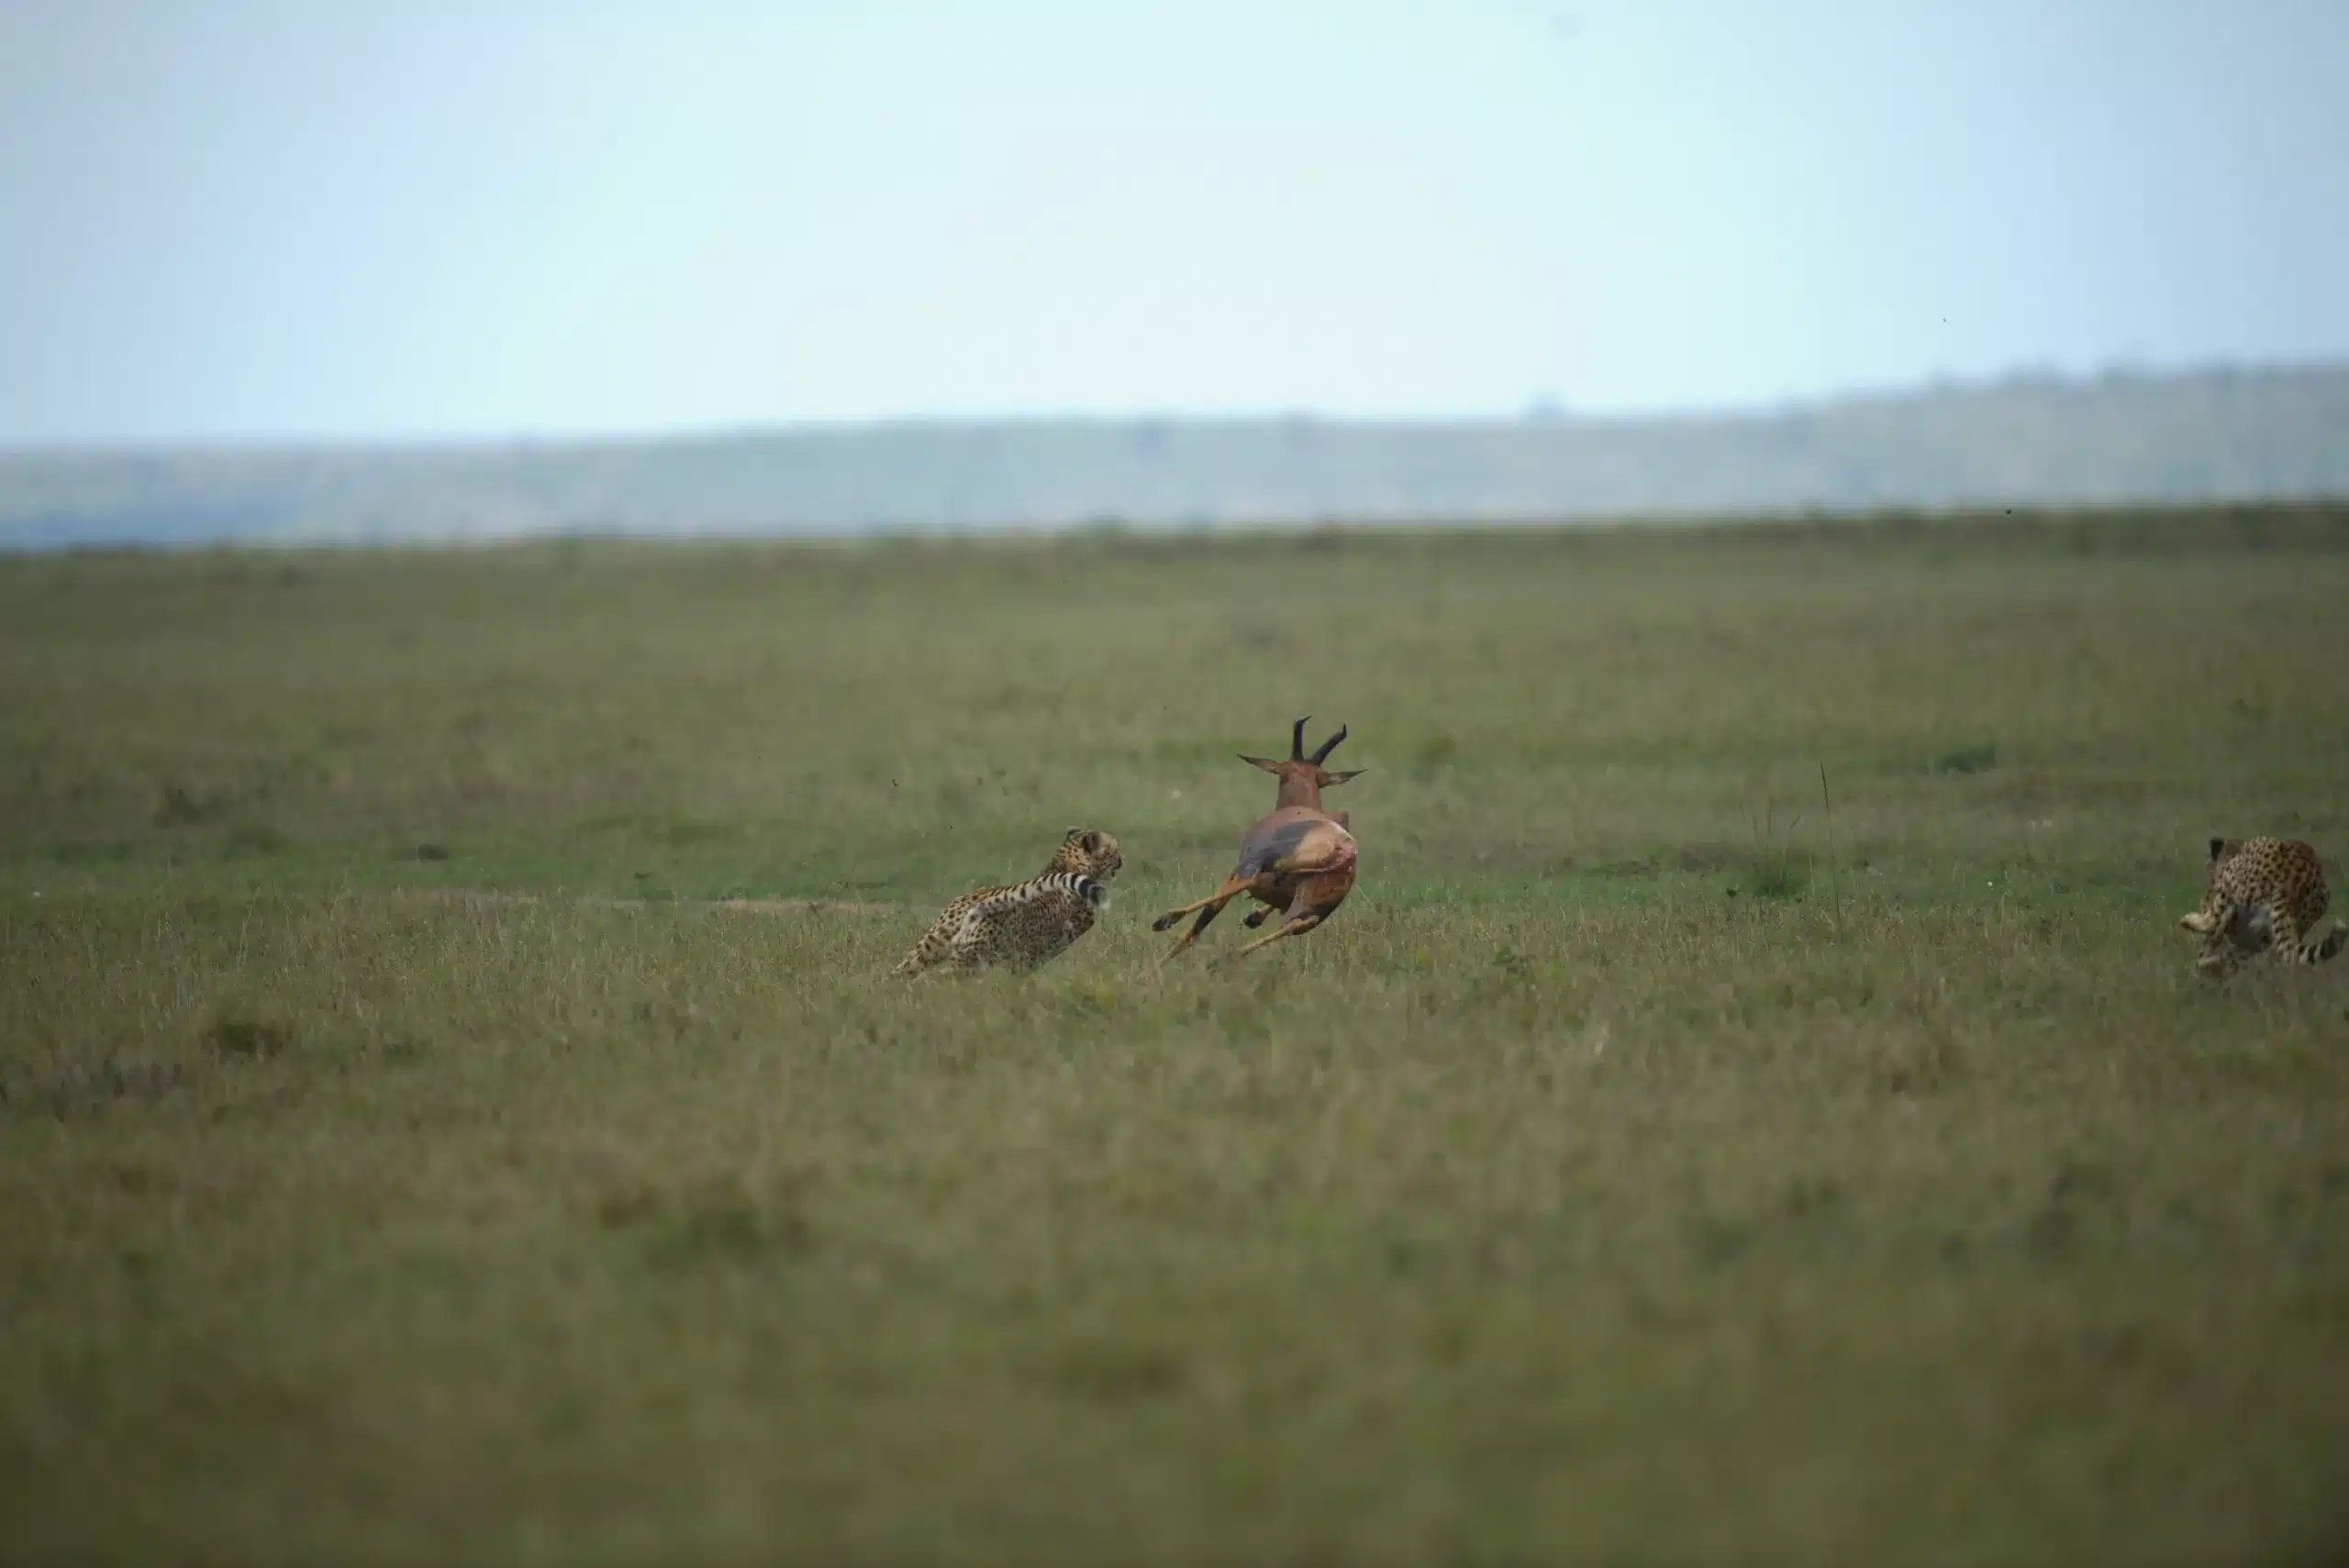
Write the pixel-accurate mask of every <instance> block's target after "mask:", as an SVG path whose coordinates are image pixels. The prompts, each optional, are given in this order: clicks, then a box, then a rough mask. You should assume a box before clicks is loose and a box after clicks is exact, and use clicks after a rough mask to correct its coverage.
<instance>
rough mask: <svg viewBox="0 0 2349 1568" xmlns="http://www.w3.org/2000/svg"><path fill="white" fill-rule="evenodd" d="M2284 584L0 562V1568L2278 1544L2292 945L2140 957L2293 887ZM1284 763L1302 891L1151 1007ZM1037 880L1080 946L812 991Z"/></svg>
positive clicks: (2304, 1436)
mask: <svg viewBox="0 0 2349 1568" xmlns="http://www.w3.org/2000/svg"><path fill="white" fill-rule="evenodd" d="M2344 605H2349V511H2343V510H2338V509H2326V508H2310V509H2306V510H2302V511H2298V512H2291V511H2274V512H2247V513H2237V514H2210V515H2200V514H2188V515H2181V516H2160V517H2110V518H2096V517H2089V518H2073V519H2054V520H2029V521H2021V520H2018V521H2009V520H2007V519H2004V518H1986V519H1976V520H1971V521H1966V522H1963V523H1951V524H1917V523H1909V522H1904V521H1901V520H1898V519H1887V520H1882V521H1879V522H1876V523H1871V524H1866V525H1855V526H1849V527H1845V526H1825V525H1820V526H1782V527H1774V528H1751V529H1743V530H1722V531H1713V530H1684V529H1663V530H1654V531H1649V532H1629V533H1610V532H1536V531H1527V532H1506V533H1493V534H1465V535H1455V536H1449V537H1431V536H1427V535H1418V534H1405V533H1378V532H1374V533H1366V534H1353V533H1344V532H1331V531H1325V532H1320V533H1314V534H1308V535H1302V536H1289V537H1263V538H1238V539H1159V540H1152V539H1130V538H1121V537H1119V536H1115V535H1107V536H1101V537H1090V538H1085V539H1076V540H1070V541H1064V542H1062V543H1059V544H1050V543H1042V542H1033V543H1017V542H1008V543H1001V544H996V545H976V544H973V545H948V544H935V545H923V544H914V543H893V544H887V545H876V546H872V547H866V548H796V549H795V548H782V547H766V546H748V545H742V546H715V545H713V546H706V547H692V548H655V547H649V546H629V545H621V544H607V545H591V546H562V547H542V548H531V549H515V550H491V551H481V552H451V553H430V552H408V553H351V554H285V555H258V554H250V555H249V554H232V553H231V554H206V555H188V556H155V555H62V556H51V557H43V558H35V559H19V560H15V561H9V562H0V1352H5V1353H0V1557H6V1558H9V1559H28V1558H34V1559H37V1558H42V1557H53V1558H69V1557H70V1558H72V1559H73V1560H76V1561H86V1560H91V1559H94V1558H95V1559H169V1560H188V1559H195V1560H204V1561H224V1560H225V1561H246V1562H262V1561H288V1562H292V1561H304V1562H317V1561H361V1560H369V1561H387V1562H388V1561H405V1562H447V1561H475V1560H499V1561H511V1560H543V1561H559V1562H583V1561H611V1562H643V1561H674V1562H685V1561H718V1560H725V1561H744V1560H775V1559H787V1560H801V1561H808V1562H879V1561H886V1562H907V1561H964V1562H1341V1561H1342V1562H1397V1563H1404V1562H1461V1561H1466V1562H1525V1561H1587V1562H1640V1561H1653V1562H1696V1561H1709V1562H1726V1561H1740V1562H1746V1561H1768V1562H1795V1561H1802V1562H1922V1561H1932V1562H2000V1563H2006V1562H2146V1561H2176V1562H2188V1561H2194V1562H2203V1561H2231V1562H2249V1561H2257V1562H2277V1561H2291V1560H2308V1559H2314V1558H2317V1557H2322V1556H2329V1555H2331V1554H2333V1553H2337V1552H2339V1551H2342V1550H2343V1548H2344V1546H2349V1420H2345V1419H2344V1418H2343V1415H2342V1412H2343V1410H2344V1409H2349V964H2335V965H2332V966H2327V967H2325V968H2322V969H2319V970H2316V971H2312V972H2285V971H2280V970H2271V969H2268V968H2266V967H2265V966H2263V967H2261V968H2258V969H2254V970H2253V971H2251V972H2249V973H2245V974H2243V975H2241V976H2239V977H2237V978H2236V979H2234V980H2232V981H2230V982H2228V983H2225V984H2215V983H2210V982H2207V981H2203V980H2200V979H2198V978H2197V977H2196V976H2195V974H2194V973H2192V964H2191V956H2192V951H2193V941H2192V939H2191V938H2189V937H2188V935H2187V934H2186V933H2184V932H2181V931H2178V930H2177V929H2176V928H2175V924H2174V922H2175V920H2176V917H2177V916H2178V915H2179V914H2180V913H2183V912H2184V911H2185V910H2187V909H2188V908H2190V907H2191V906H2193V903H2194V900H2195V898H2196V896H2197V895H2198V894H2199V884H2200V862H2201V855H2202V844H2203V841H2204V840H2205V839H2206V838H2207V837H2208V836H2209V835H2210V833H2212V832H2218V831H2223V832H2228V833H2252V832H2277V833H2286V834H2290V835H2292V836H2296V837H2302V838H2307V839H2309V840H2311V841H2312V842H2314V843H2316V844H2317V846H2318V847H2319V849H2320V850H2321V851H2324V852H2326V853H2327V854H2328V856H2329V857H2330V858H2332V860H2333V861H2334V862H2335V864H2336V865H2337V864H2339V863H2340V862H2341V860H2342V858H2343V855H2344V854H2349V722H2344V720H2343V713H2344V711H2349V710H2344V706H2343V690H2344V687H2343V673H2344V671H2349V617H2343V613H2342V609H2343V606H2344ZM1305 712H1310V713H1312V714H1314V715H1315V716H1316V721H1315V730H1316V734H1317V736H1318V734H1319V732H1320V729H1321V727H1323V726H1327V727H1328V728H1335V726H1336V725H1337V723H1339V722H1340V721H1343V722H1345V723H1347V724H1348V725H1350V726H1351V727H1352V729H1353V739H1352V740H1349V741H1348V743H1347V745H1346V748H1345V750H1344V751H1342V752H1341V754H1340V755H1339V757H1338V758H1337V759H1335V761H1336V762H1338V763H1340V764H1342V765H1344V766H1348V767H1366V768H1368V769H1370V770H1371V771H1370V772H1369V773H1367V774H1365V775H1364V777H1363V778H1361V779H1360V780H1358V781H1356V782H1354V783H1353V784H1349V785H1347V786H1346V787H1345V789H1344V790H1343V791H1341V792H1339V793H1336V794H1333V795H1332V796H1331V797H1330V802H1331V805H1332V806H1340V805H1342V806H1345V807H1346V808H1348V809H1350V810H1351V811H1352V812H1353V823H1354V827H1355V830H1356V832H1357V834H1358V835H1359V837H1360V838H1361V840H1362V843H1363V862H1362V863H1363V867H1364V871H1363V877H1362V881H1361V884H1360V885H1359V886H1358V888H1357V890H1356V892H1355V894H1354V895H1353V899H1352V901H1351V902H1350V903H1349V904H1348V905H1347V906H1346V908H1345V909H1344V911H1343V912H1342V913H1341V915H1339V916H1338V917H1337V918H1336V919H1335V920H1334V921H1332V922H1331V923H1330V925H1329V926H1328V927H1327V928H1325V929H1322V930H1320V931H1318V932H1316V933H1314V934H1312V935H1310V936H1308V937H1307V938H1305V939H1303V940H1299V941H1297V942H1294V943H1289V944H1284V945H1282V946H1280V947H1276V948H1275V949H1273V950H1271V951H1267V952H1264V953H1261V954H1258V955H1256V956H1255V957H1253V958H1252V959H1250V960H1249V961H1247V962H1246V964H1245V965H1243V966H1241V967H1240V968H1238V969H1233V970H1216V969H1212V968H1210V967H1209V966H1208V965H1207V964H1206V963H1203V962H1187V961H1186V962H1184V963H1183V964H1181V965H1180V966H1178V967H1177V968H1175V969H1173V970H1170V971H1169V972H1168V973H1166V975H1165V976H1164V977H1163V979H1161V980H1157V981H1152V980H1151V979H1149V978H1148V977H1147V974H1146V971H1147V969H1148V966H1149V964H1150V962H1152V959H1153V958H1154V957H1155V956H1156V954H1157V953H1158V951H1160V950H1161V949H1162V947H1163V945H1165V944H1166V943H1168V942H1170V941H1171V940H1172V939H1171V937H1154V936H1152V935H1151V934H1150V933H1149V931H1148V929H1147V926H1148V917H1149V916H1150V915H1151V914H1152V913H1154V912H1155V911H1157V910H1159V909H1162V908H1165V907H1169V906H1172V905H1174V904H1175V903H1178V902H1181V901H1183V900H1184V899H1186V898H1188V897H1190V896H1194V895H1197V893H1200V892H1204V891H1206V889H1207V888H1208V887H1209V886H1210V885H1212V882H1213V879H1214V878H1215V877H1216V876H1217V875H1219V873H1221V871H1222V870H1223V869H1224V866H1225V863H1226V862H1227V859H1228V857H1229V855H1230V850H1231V847H1232V845H1233V844H1234V842H1235V841H1236V840H1237V839H1238V836H1239V834H1240V833H1241V830H1242V829H1243V828H1245V827H1246V825H1247V823H1248V822H1249V820H1250V819H1252V817H1254V816H1255V815H1256V814H1258V813H1260V812H1262V811H1263V810H1264V809H1265V808H1266V807H1267V806H1269V805H1270V797H1271V786H1270V784H1269V781H1266V780H1265V779H1264V778H1263V776H1262V775H1261V774H1258V773H1253V772H1252V771H1251V770H1249V769H1247V768H1245V767H1243V766H1241V764H1240V763H1239V762H1237V761H1236V760H1235V758H1234V756H1233V753H1234V752H1237V751H1253V752H1259V753H1262V752H1267V751H1276V750H1278V749H1279V748H1281V747H1282V746H1283V745H1284V744H1285V742H1286V734H1287V725H1288V720H1289V719H1290V718H1291V717H1294V716H1295V715H1297V714H1298V713H1305ZM1822 766H1823V767H1824V769H1825V771H1826V773H1827V778H1828V781H1829V784H1830V787H1831V790H1832V799H1833V810H1832V814H1831V816H1830V814H1829V813H1828V812H1827V811H1826V810H1825V809H1824V808H1823V805H1822V801H1821V793H1820V769H1821V767H1822ZM1072 823H1085V824H1090V825H1096V826H1100V827H1105V828H1110V829H1112V830H1113V831H1115V832H1117V833H1118V834H1119V837H1120V838H1121V839H1122V840H1123V841H1124V845H1125V850H1126V855H1127V872H1126V874H1125V876H1124V877H1123V878H1122V879H1121V880H1120V881H1119V884H1118V889H1117V891H1118V895H1119V897H1118V902H1117V903H1116V905H1115V906H1113V907H1112V908H1111V909H1110V911H1109V912H1108V915H1107V917H1105V920H1104V922H1103V925H1102V926H1101V927H1100V929H1097V931H1096V932H1095V933H1094V934H1093V935H1092V936H1091V937H1088V938H1087V939H1086V940H1085V942H1084V943H1083V944H1081V945H1080V946H1079V947H1078V948H1077V949H1076V950H1075V951H1073V952H1072V953H1071V954H1070V955H1069V956H1068V957H1067V958H1065V959H1063V961H1061V962H1058V963H1057V964H1055V965H1053V966H1052V967H1051V968H1049V969H1047V970H1045V971H1044V972H1042V973H1041V974H1039V975H1037V976H1035V977H1034V978H1032V979H1029V980H1024V981H1023V980H1019V979H1016V978H1013V977H1009V976H988V977H985V978H983V979H981V980H979V981H976V982H973V983H968V984H957V983H953V982H941V983H932V984H919V985H912V986H908V985H907V984H903V983H901V982H897V981H894V980H892V979H891V978H890V977H889V975H888V973H887V971H888V968H889V966H890V964H891V963H892V962H894V961H895V960H896V957H897V956H898V954H899V953H900V952H902V951H903V950H904V948H905V947H906V946H907V945H908V944H909V943H910V942H911V941H912V940H913V939H914V938H915V937H916V936H917V935H918V933H919V931H920V929H922V927H923V926H924V925H925V924H926V921H927V917H928V915H929V914H930V911H931V910H933V909H934V908H935V906H937V905H938V904H940V903H942V902H943V901H944V900H945V899H946V898H948V897H949V896H951V895H953V894H955V893H958V892H960V891H962V890H963V888H964V887H966V886H969V885H971V884H974V883H977V882H980V881H987V880H999V879H1002V878H1005V877H1008V876H1011V875H1015V874H1021V873H1025V872H1027V871H1028V870H1030V869H1032V868H1033V867H1034V866H1035V865H1036V864H1038V863H1041V860H1042V858H1043V857H1044V855H1045V854H1046V852H1047V851H1049V850H1050V849H1051V847H1052V844H1053V843H1054V842H1055V841H1056V840H1057V839H1058V837H1059V835H1060V833H1061V832H1062V830H1063V828H1066V827H1067V826H1068V825H1070V824H1072ZM461 890H471V891H473V892H477V893H492V894H496V895H500V896H496V897H475V896H468V895H466V893H465V892H464V891H461ZM525 895H527V896H525ZM739 895H748V896H753V897H759V898H767V899H826V900H839V901H842V902H841V904H839V905H832V906H782V907H775V908H768V909H765V910H742V909H723V908H718V907H715V906H713V905H712V903H711V901H712V900H716V899H718V898H723V897H730V896H739ZM1241 936H1242V933H1241V932H1240V931H1239V929H1238V920H1237V917H1236V916H1234V917H1227V919H1226V921H1225V922H1224V923H1223V924H1221V925H1219V926H1218V927H1217V928H1216V929H1214V930H1213V931H1212V932H1211V933H1210V935H1209V937H1208V940H1207V941H1206V942H1205V943H1204V944H1203V948H1204V950H1206V951H1205V952H1204V953H1203V954H1202V955H1201V956H1206V957H1212V956H1214V955H1216V954H1218V953H1219V952H1222V951H1229V950H1230V948H1231V947H1233V946H1236V945H1237V944H1238V942H1239V940H1241Z"/></svg>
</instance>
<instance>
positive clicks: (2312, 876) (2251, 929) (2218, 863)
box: [2177, 839, 2349, 973]
mask: <svg viewBox="0 0 2349 1568" xmlns="http://www.w3.org/2000/svg"><path fill="white" fill-rule="evenodd" d="M2329 902H2330V899H2329V897H2328V895H2326V893H2325V890H2324V862H2321V861H2320V860H2318V859H2317V853H2316V851H2314V850H2312V849H2310V848H2309V847H2308V846H2307V845H2306V844H2303V843H2300V842H2299V840H2293V839H2213V840H2210V885H2209V886H2208V888H2207V889H2206V890H2205V891H2204V893H2203V895H2202V906H2201V907H2200V908H2199V909H2197V910H2196V911H2195V912H2194V913H2193V914H2191V915H2187V916H2183V917H2180V918H2179V920H2178V922H2177V923H2178V924H2179V925H2181V926H2183V927H2185V928H2186V929H2188V930H2189V931H2193V932H2195V933H2197V934H2198V935H2199V936H2200V937H2201V939H2202V950H2201V951H2200V953H2199V954H2198V955H2197V956H2196V958H2195V961H2194V962H2195V965H2196V967H2197V968H2199V969H2202V970H2204V971H2207V972H2211V973H2225V972H2226V971H2228V970H2231V969H2232V968H2233V967H2234V966H2235V965H2236V964H2237V963H2239V962H2243V961H2245V960H2247V959H2252V958H2256V957H2258V956H2259V955H2260V954H2261V953H2263V952H2265V951H2267V950H2268V949H2269V948H2270V947H2271V946H2272V947H2274V948H2277V950H2279V951H2282V952H2283V954H2284V955H2285V957H2286V959H2287V960H2288V961H2289V962H2294V963H2317V962H2321V961H2323V960H2325V959H2329V958H2331V957H2332V956H2333V955H2334V954H2335V953H2337V952H2339V951H2341V947H2342V943H2343V940H2344V939H2349V929H2344V928H2343V926H2342V924H2341V923H2340V922H2339V921H2337V920H2336V921H2334V922H2333V926H2332V931H2331V932H2329V933H2327V934H2325V935H2323V936H2319V935H2318V934H2317V926H2318V923H2319V922H2320V921H2321V920H2322V919H2323V918H2324V911H2325V906H2326V905H2327V904H2328V903H2329Z"/></svg>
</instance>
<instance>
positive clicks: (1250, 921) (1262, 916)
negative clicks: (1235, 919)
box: [1240, 906, 1273, 930]
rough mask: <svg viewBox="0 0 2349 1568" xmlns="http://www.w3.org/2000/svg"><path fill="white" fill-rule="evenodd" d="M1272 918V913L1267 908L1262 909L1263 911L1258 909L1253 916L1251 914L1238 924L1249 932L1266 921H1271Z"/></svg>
mask: <svg viewBox="0 0 2349 1568" xmlns="http://www.w3.org/2000/svg"><path fill="white" fill-rule="evenodd" d="M1272 917H1273V912H1272V910H1271V908H1270V907H1269V906H1268V907H1266V908H1263V909H1259V910H1257V911H1256V912H1255V913H1254V914H1252V915H1251V916H1249V917H1247V918H1246V919H1244V920H1242V921H1241V922H1240V923H1241V925H1243V926H1245V927H1247V928H1248V929H1250V930H1254V929H1256V928H1257V927H1259V926H1261V925H1263V924H1264V922H1265V921H1267V920H1269V919H1271V918H1272Z"/></svg>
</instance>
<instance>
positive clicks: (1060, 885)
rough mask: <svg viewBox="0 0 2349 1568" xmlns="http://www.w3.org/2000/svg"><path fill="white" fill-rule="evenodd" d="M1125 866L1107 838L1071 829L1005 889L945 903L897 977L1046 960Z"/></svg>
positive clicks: (1076, 931) (1083, 927) (1065, 943)
mask: <svg viewBox="0 0 2349 1568" xmlns="http://www.w3.org/2000/svg"><path fill="white" fill-rule="evenodd" d="M1125 863H1126V862H1125V857H1124V856H1123V855H1121V854H1120V853H1119V851H1118V840H1117V839H1116V838H1115V836H1113V835H1111V834H1108V833H1104V832H1102V831H1101V830H1100V829H1099V828H1070V829H1069V830H1068V834H1067V836H1066V837H1065V838H1063V839H1062V840H1061V844H1060V848H1059V849H1057V850H1055V851H1052V861H1051V863H1049V864H1047V865H1046V866H1045V867H1044V869H1043V870H1042V871H1041V872H1039V873H1037V874H1036V875H1034V876H1031V877H1030V878H1029V879H1028V880H1027V881H1025V882H1018V883H1013V884H1011V885H1009V886H1008V887H982V888H979V889H977V890H975V891H974V892H971V893H966V894H964V895H963V896H962V897H960V898H957V899H956V900H954V902H953V903H952V904H949V905H948V906H946V907H945V908H944V909H943V910H941V912H940V914H939V917H938V919H937V921H936V922H935V923H934V924H932V925H931V927H930V930H929V932H928V933H927V934H926V935H924V936H923V938H922V939H921V940H920V941H918V942H917V943H915V944H914V949H913V951H911V952H909V953H907V954H906V956H905V959H904V961H903V962H900V963H899V964H898V965H897V973H899V974H919V973H921V972H922V971H924V970H926V969H930V968H931V967H933V966H935V965H938V964H941V963H950V964H952V966H953V967H954V968H956V969H958V970H961V971H963V972H964V973H976V972H978V971H980V970H983V969H990V968H994V967H996V966H997V965H1001V966H1002V967H1004V968H1007V969H1034V968H1036V967H1037V966H1038V965H1040V964H1043V963H1046V962H1050V961H1051V960H1052V959H1054V958H1057V957H1059V956H1060V954H1061V953H1063V951H1066V950H1067V949H1068V947H1069V945H1070V944H1071V943H1073V942H1074V941H1075V940H1076V939H1077V938H1079V937H1081V936H1083V935H1085V932H1087V931H1089V930H1091V929H1093V918H1094V911H1096V910H1097V909H1099V908H1100V907H1102V906H1104V905H1106V904H1108V902H1109V889H1108V885H1107V884H1108V880H1109V878H1111V877H1113V876H1115V875H1117V874H1118V872H1119V868H1121V867H1122V866H1123V865H1124V864H1125Z"/></svg>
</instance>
